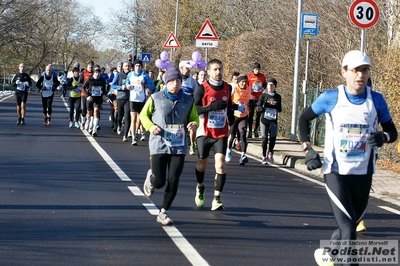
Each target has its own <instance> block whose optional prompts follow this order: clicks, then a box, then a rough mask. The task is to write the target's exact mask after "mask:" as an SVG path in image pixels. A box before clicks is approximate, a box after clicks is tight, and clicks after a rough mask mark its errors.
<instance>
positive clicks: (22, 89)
mask: <svg viewBox="0 0 400 266" xmlns="http://www.w3.org/2000/svg"><path fill="white" fill-rule="evenodd" d="M17 90H19V91H24V90H25V83H24V82H21V83H20V84H18V85H17Z"/></svg>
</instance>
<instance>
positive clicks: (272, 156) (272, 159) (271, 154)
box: [268, 152, 274, 163]
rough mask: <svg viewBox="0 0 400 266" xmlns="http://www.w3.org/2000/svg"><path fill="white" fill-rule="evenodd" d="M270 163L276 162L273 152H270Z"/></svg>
mask: <svg viewBox="0 0 400 266" xmlns="http://www.w3.org/2000/svg"><path fill="white" fill-rule="evenodd" d="M268 162H270V163H273V162H274V154H273V153H272V152H268Z"/></svg>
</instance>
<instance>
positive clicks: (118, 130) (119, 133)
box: [117, 127, 122, 135]
mask: <svg viewBox="0 0 400 266" xmlns="http://www.w3.org/2000/svg"><path fill="white" fill-rule="evenodd" d="M121 132H122V129H121V127H118V128H117V134H118V135H121Z"/></svg>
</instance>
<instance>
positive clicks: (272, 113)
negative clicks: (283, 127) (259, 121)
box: [264, 108, 278, 120]
mask: <svg viewBox="0 0 400 266" xmlns="http://www.w3.org/2000/svg"><path fill="white" fill-rule="evenodd" d="M277 113H278V111H277V110H276V109H272V108H266V109H265V112H264V118H265V119H268V120H276V115H277Z"/></svg>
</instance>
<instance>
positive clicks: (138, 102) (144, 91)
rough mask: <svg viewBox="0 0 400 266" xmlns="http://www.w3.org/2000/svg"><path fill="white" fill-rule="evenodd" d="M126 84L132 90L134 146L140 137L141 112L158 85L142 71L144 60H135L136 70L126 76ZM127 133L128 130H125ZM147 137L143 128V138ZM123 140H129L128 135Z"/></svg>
mask: <svg viewBox="0 0 400 266" xmlns="http://www.w3.org/2000/svg"><path fill="white" fill-rule="evenodd" d="M126 86H127V88H128V89H129V90H130V95H129V106H130V116H131V124H130V131H131V133H132V146H133V145H137V141H138V137H137V136H136V133H137V129H138V128H139V127H140V119H139V113H140V111H142V108H143V106H144V103H145V102H146V100H147V98H148V97H150V95H151V94H152V93H154V92H155V90H156V86H155V85H154V83H153V81H152V80H151V79H150V77H149V76H148V75H147V74H146V73H145V72H144V71H142V61H140V60H136V61H134V71H133V72H129V74H128V76H127V77H126ZM125 132H126V134H128V133H127V130H125ZM145 139H146V132H145V130H143V132H142V138H141V140H142V141H143V140H145ZM123 141H127V137H126V136H124V137H123Z"/></svg>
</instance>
